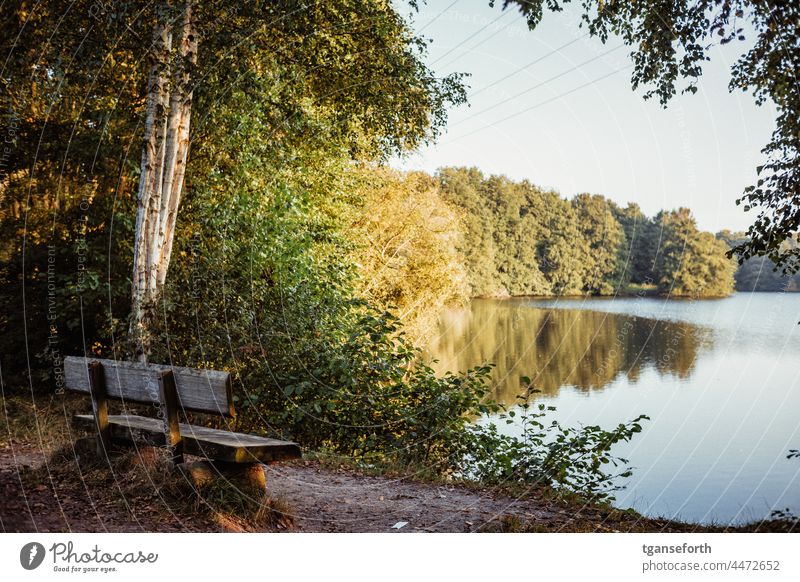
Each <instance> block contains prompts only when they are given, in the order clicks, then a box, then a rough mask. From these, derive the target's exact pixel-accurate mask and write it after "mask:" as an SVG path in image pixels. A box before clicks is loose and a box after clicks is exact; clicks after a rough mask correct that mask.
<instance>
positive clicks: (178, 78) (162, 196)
mask: <svg viewBox="0 0 800 582" xmlns="http://www.w3.org/2000/svg"><path fill="white" fill-rule="evenodd" d="M172 19H173V15H172V14H170V11H169V10H167V9H163V10H162V11H161V12H160V14H159V16H158V19H157V22H156V25H155V26H154V29H153V44H152V57H151V66H150V73H149V77H148V95H147V109H146V112H145V125H144V145H143V147H142V160H141V174H140V178H139V191H138V196H137V213H136V234H135V239H134V251H133V279H132V285H131V287H132V290H131V295H132V297H131V300H132V309H131V322H130V330H129V332H130V339H131V343H132V351H133V352H134V356H135V357H136V358H137V359H138V360H140V361H147V356H148V354H149V352H150V346H151V330H152V325H153V321H154V320H153V316H154V313H155V309H156V305H157V302H158V300H159V298H160V296H161V292H162V288H163V286H164V281H165V279H166V274H167V269H168V267H169V259H170V254H171V252H172V241H173V238H174V233H175V220H176V217H177V213H178V206H179V204H180V199H181V192H182V189H183V179H184V175H185V168H186V160H187V157H188V152H189V121H190V117H191V108H192V91H191V88H190V86H189V85H190V81H191V71H192V69H193V67H194V65H195V64H196V62H197V33H196V30H195V24H194V20H193V15H192V0H187V1H186V2H185V3H184V4H183V5H182V6H181V8H180V12H179V15H178V17H177V26H175V27H174V26H173V23H172ZM173 30H177V34H178V36H177V42H176V47H175V50H173Z"/></svg>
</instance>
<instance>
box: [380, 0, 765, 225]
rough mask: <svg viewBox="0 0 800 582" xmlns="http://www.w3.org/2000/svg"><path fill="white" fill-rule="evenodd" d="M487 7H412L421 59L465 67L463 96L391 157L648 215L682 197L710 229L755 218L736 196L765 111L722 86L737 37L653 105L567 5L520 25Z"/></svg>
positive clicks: (479, 0) (622, 61)
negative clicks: (421, 137)
mask: <svg viewBox="0 0 800 582" xmlns="http://www.w3.org/2000/svg"><path fill="white" fill-rule="evenodd" d="M488 4H489V3H488V0H456V1H455V3H454V1H453V0H428V3H427V5H422V6H421V7H420V11H419V13H417V14H415V15H414V16H413V28H414V29H415V30H416V31H417V32H418V33H419V34H421V35H422V36H425V37H427V38H429V39H431V41H432V42H431V44H430V47H429V51H428V55H427V56H426V61H427V63H428V65H429V66H430V67H431V69H432V70H433V71H435V73H436V74H437V76H444V75H446V74H449V73H452V72H464V73H469V75H470V76H469V77H468V78H467V79H466V81H465V82H466V84H467V85H468V99H469V105H468V106H467V105H464V106H459V107H457V108H452V109H451V110H450V112H449V121H448V126H447V129H446V130H445V132H443V134H442V135H441V136H440V137H439V138H438V140H437V142H436V143H434V144H432V145H429V146H425V147H423V148H421V149H420V150H418V151H417V152H415V153H413V154H411V155H410V156H408V157H406V158H404V159H395V160H393V161H392V165H393V166H394V167H397V168H400V169H404V170H412V169H414V170H425V171H428V172H433V171H435V170H436V169H437V168H439V167H442V166H475V167H477V168H479V169H481V170H482V171H483V172H484V173H485V174H503V175H506V176H508V177H510V178H512V179H517V180H520V179H528V180H530V181H531V182H532V183H534V184H537V185H538V186H541V187H544V188H547V189H553V190H556V191H558V192H559V193H560V194H561V195H562V196H565V197H571V196H573V195H574V194H577V193H580V192H590V193H597V194H602V195H604V196H606V197H607V198H610V199H611V200H613V201H615V202H617V203H619V204H622V205H625V204H627V203H628V202H636V203H637V204H639V206H641V207H642V210H643V211H644V212H645V213H646V214H648V215H653V214H655V213H656V212H658V211H659V210H660V209H668V210H669V209H673V208H678V207H680V206H686V207H688V208H690V209H691V210H692V212H693V214H694V216H695V218H696V219H697V222H698V225H699V226H700V228H702V229H704V230H709V231H712V232H717V231H719V230H721V229H724V228H729V229H731V230H745V229H746V228H747V226H749V224H750V223H751V221H753V220H754V219H755V217H756V216H755V214H754V213H753V212H750V213H745V212H744V211H743V209H742V207H741V206H738V207H737V206H736V204H735V200H736V199H737V198H738V197H740V196H741V194H742V191H743V190H744V188H745V187H746V186H748V185H750V184H752V183H753V182H754V181H755V177H756V170H755V168H756V166H758V165H760V164H761V163H763V156H762V154H761V148H763V147H764V145H766V143H767V142H768V141H769V138H770V135H771V134H772V131H773V129H774V126H775V117H776V113H775V109H774V107H773V106H772V105H771V104H768V105H763V106H761V107H758V106H756V105H755V103H754V100H753V97H752V95H750V94H745V93H742V92H741V91H737V92H734V93H730V92H729V91H728V80H729V78H730V67H731V65H732V64H733V63H734V62H735V60H736V59H737V58H738V56H739V55H740V54H741V52H742V51H743V50H745V49H746V48H747V45H746V44H745V43H730V44H728V45H726V46H722V47H720V46H716V47H714V48H713V49H712V50H711V52H710V53H709V54H710V56H711V61H710V62H707V63H706V64H705V66H704V73H703V76H702V77H701V79H700V82H699V84H698V91H697V93H696V94H694V95H692V94H686V95H680V94H679V95H676V96H675V97H674V98H673V99H672V101H671V102H670V104H669V105H668V107H667V108H666V109H663V108H662V107H661V106H660V105H659V103H658V100H657V98H653V99H651V100H648V101H645V100H644V98H643V95H644V92H643V91H642V90H641V89H640V90H637V91H633V90H632V88H631V83H630V75H631V68H629V66H630V64H631V60H630V57H629V53H630V49H628V48H627V47H622V46H621V42H620V41H619V40H618V39H616V38H613V37H612V38H609V40H608V42H607V43H606V44H605V45H604V44H602V43H601V42H600V40H599V39H597V38H589V37H588V36H587V35H586V30H585V28H583V29H582V28H579V26H578V24H579V20H580V16H579V13H578V12H577V11H576V10H575V9H572V8H569V9H568V10H567V11H565V12H563V13H560V14H552V13H547V14H546V15H545V17H544V19H543V21H542V23H541V24H540V25H539V27H538V28H537V29H536V30H534V31H530V30H528V28H527V26H526V24H525V21H524V19H523V17H522V16H521V15H520V14H519V12H518V11H517V10H516V9H514V8H510V9H508V10H506V11H502V10H501V9H500V6H495V7H494V8H492V7H490V6H489V5H488ZM497 4H499V5H502V2H501V1H500V0H498V2H497ZM398 6H401V8H400V10H401V13H404V14H407V13H410V10H409V8H408V6H407V5H400V4H398ZM473 35H474V36H473ZM465 41H466V42H465ZM617 47H619V48H617Z"/></svg>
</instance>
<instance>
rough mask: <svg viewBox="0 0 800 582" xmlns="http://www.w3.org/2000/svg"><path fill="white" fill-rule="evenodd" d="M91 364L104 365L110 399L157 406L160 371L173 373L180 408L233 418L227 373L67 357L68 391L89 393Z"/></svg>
mask: <svg viewBox="0 0 800 582" xmlns="http://www.w3.org/2000/svg"><path fill="white" fill-rule="evenodd" d="M92 361H96V362H100V363H101V364H102V365H103V372H104V373H105V380H106V394H107V396H108V397H109V398H114V399H117V400H129V401H132V402H143V403H147V404H150V403H153V404H157V403H158V402H159V385H158V379H159V377H160V375H161V372H163V371H166V370H172V373H173V374H174V375H175V385H176V387H177V389H178V399H179V400H180V405H181V407H182V408H184V409H185V410H191V411H195V412H205V413H211V414H218V415H221V416H225V417H227V418H232V417H233V416H235V412H234V408H233V395H232V390H231V378H230V374H229V373H228V372H218V371H216V370H195V369H193V368H181V367H177V366H175V367H173V366H164V365H161V364H140V363H135V362H116V361H114V360H103V359H100V358H83V357H75V356H68V357H66V358H64V376H65V379H66V382H65V383H66V387H67V388H68V389H69V390H75V391H76V392H86V393H89V392H90V388H89V370H88V368H87V364H88V362H92Z"/></svg>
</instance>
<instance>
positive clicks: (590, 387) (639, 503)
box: [430, 293, 800, 523]
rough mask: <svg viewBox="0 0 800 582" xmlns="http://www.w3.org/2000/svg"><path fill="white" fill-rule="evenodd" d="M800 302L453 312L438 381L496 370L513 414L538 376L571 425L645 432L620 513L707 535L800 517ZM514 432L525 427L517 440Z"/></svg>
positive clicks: (578, 304) (498, 390)
mask: <svg viewBox="0 0 800 582" xmlns="http://www.w3.org/2000/svg"><path fill="white" fill-rule="evenodd" d="M798 321H800V294H779V293H748V294H736V295H734V296H733V297H730V298H727V299H718V300H694V301H692V300H667V299H660V298H616V299H548V300H541V299H539V300H537V299H527V298H520V299H511V300H485V299H479V300H474V301H473V302H472V304H471V305H470V307H469V308H468V309H466V310H454V311H450V312H448V313H446V314H445V315H444V317H443V319H442V323H441V326H440V335H439V337H438V338H436V340H434V341H433V342H432V344H431V347H430V353H431V355H432V357H435V358H437V359H438V360H439V362H438V363H437V364H436V365H435V368H436V369H437V370H438V371H445V370H463V369H465V368H468V367H471V366H475V365H478V364H482V363H487V362H492V363H494V364H495V366H496V367H495V370H494V375H493V378H494V381H495V386H494V397H495V398H496V399H498V400H501V401H503V402H505V403H507V404H509V405H513V404H514V402H515V398H516V396H517V394H519V393H520V392H521V388H520V382H519V377H520V376H521V375H526V376H528V377H530V378H531V379H532V380H533V383H534V385H535V386H536V388H537V389H539V390H541V391H542V393H541V395H540V396H539V398H541V399H543V400H546V401H547V403H548V404H553V405H555V406H556V407H557V408H558V411H557V412H556V413H554V418H557V419H558V420H560V421H562V422H563V423H565V424H573V425H574V424H578V423H584V424H600V425H602V426H605V427H607V428H611V427H613V426H615V425H616V424H618V423H620V422H625V421H627V420H630V419H632V418H634V417H636V416H638V415H639V414H642V413H644V414H647V415H649V416H650V417H651V420H650V421H649V422H646V424H645V426H644V431H643V433H641V434H639V435H637V436H636V438H635V439H634V440H633V441H632V442H631V443H624V444H621V445H619V446H618V447H617V448H616V449H615V453H616V454H618V455H621V456H624V457H626V458H628V459H630V461H631V465H632V466H633V467H635V471H634V475H633V477H632V478H630V479H628V480H627V488H626V489H625V490H623V491H620V492H618V493H617V502H616V504H617V505H618V506H620V507H634V508H636V509H637V510H639V511H641V512H642V513H645V514H647V515H651V516H664V517H670V518H680V519H684V520H688V521H696V522H703V523H712V522H714V523H740V522H744V521H751V520H756V519H762V518H764V517H767V516H769V514H770V512H771V511H772V510H776V509H781V510H785V509H787V508H788V509H790V510H792V511H793V512H794V513H795V514H800V459H787V458H786V455H787V453H788V451H789V449H797V448H800V428H798V427H799V426H800V415H799V414H798V412H799V411H800V341H798V340H800V328H799V326H798V325H797V322H798ZM503 430H508V431H510V432H513V431H514V430H515V427H514V426H511V427H503Z"/></svg>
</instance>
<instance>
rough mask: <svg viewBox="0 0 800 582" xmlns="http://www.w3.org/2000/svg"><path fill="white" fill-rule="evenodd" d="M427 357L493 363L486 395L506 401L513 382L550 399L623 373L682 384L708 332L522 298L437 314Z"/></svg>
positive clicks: (512, 394) (455, 364)
mask: <svg viewBox="0 0 800 582" xmlns="http://www.w3.org/2000/svg"><path fill="white" fill-rule="evenodd" d="M440 331H441V333H440V336H439V337H438V338H437V339H436V340H434V341H433V342H432V343H431V346H430V350H429V351H430V353H431V354H434V355H435V357H436V358H437V359H438V360H439V363H437V364H436V365H435V368H436V369H437V370H438V371H445V370H453V371H454V370H464V369H466V368H469V367H472V366H475V365H478V364H483V363H493V364H495V366H496V368H495V371H494V379H495V382H496V383H497V385H496V388H495V390H496V392H495V393H494V395H493V396H494V398H495V399H497V400H499V401H501V402H505V403H512V402H514V400H515V398H516V395H517V394H518V393H519V387H520V384H519V377H520V376H521V375H526V376H529V377H530V378H531V379H532V380H533V384H534V386H535V387H536V388H537V389H539V390H541V391H542V392H544V393H545V394H548V395H555V394H556V393H557V392H558V390H559V388H561V387H562V386H573V387H576V388H579V389H582V390H587V391H588V390H600V389H602V388H603V387H605V386H606V385H608V384H610V383H611V382H613V381H614V380H616V379H617V378H619V377H620V375H624V376H626V377H627V379H628V380H629V381H630V382H632V383H635V382H636V381H637V380H638V378H639V377H640V375H641V374H642V373H643V371H645V370H646V369H648V368H652V369H654V370H657V371H658V372H659V374H661V375H672V376H675V377H678V378H681V379H687V378H689V376H690V375H691V374H692V371H693V369H694V366H695V361H696V359H697V356H698V354H699V352H700V351H701V350H704V349H708V348H710V347H711V345H712V342H713V335H712V333H711V330H709V329H708V328H704V327H699V326H696V325H692V324H690V323H683V322H672V321H660V320H655V319H647V318H643V317H636V316H630V315H620V314H615V313H600V312H597V311H586V310H580V309H539V308H536V304H535V303H533V302H531V301H530V300H525V299H513V300H508V301H496V300H474V301H473V302H472V304H471V305H470V307H469V308H468V309H465V310H458V311H455V310H454V311H450V312H448V313H447V314H445V316H444V317H443V321H442V327H441V330H440Z"/></svg>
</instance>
